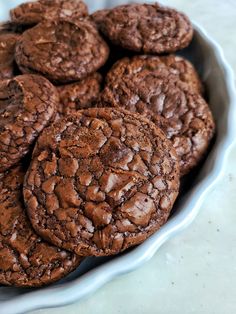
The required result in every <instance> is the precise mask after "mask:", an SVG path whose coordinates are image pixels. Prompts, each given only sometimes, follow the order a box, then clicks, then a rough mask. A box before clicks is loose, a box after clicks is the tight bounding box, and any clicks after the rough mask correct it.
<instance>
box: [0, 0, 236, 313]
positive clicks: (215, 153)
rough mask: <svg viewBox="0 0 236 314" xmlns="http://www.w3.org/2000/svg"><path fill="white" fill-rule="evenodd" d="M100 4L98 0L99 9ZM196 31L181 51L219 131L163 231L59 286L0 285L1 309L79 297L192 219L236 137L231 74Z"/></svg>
mask: <svg viewBox="0 0 236 314" xmlns="http://www.w3.org/2000/svg"><path fill="white" fill-rule="evenodd" d="M20 2H23V1H18V0H11V1H5V0H0V19H1V20H4V19H7V15H8V10H9V7H14V6H15V5H17V4H18V3H20ZM24 2H25V1H24ZM88 2H90V3H92V2H94V1H88ZM111 3H112V5H115V4H116V1H110V4H111ZM102 4H103V2H102V1H101V2H100V1H99V7H100V8H101V7H102ZM95 6H96V7H93V9H98V2H97V3H96V4H95ZM104 7H105V6H104ZM91 9H92V8H91ZM194 29H195V35H194V40H193V42H192V44H191V45H190V47H188V48H187V49H185V50H184V51H183V54H184V55H185V56H186V57H187V58H189V59H190V60H191V61H192V62H193V63H194V64H195V66H196V68H197V69H198V71H199V73H200V75H201V78H202V80H203V81H204V83H205V85H206V89H207V93H208V97H209V104H210V107H211V109H212V111H213V114H214V117H215V120H216V125H217V134H216V139H215V142H214V144H213V146H212V149H211V151H210V154H209V155H208V157H207V159H206V160H205V162H204V164H203V165H202V166H201V167H200V168H199V169H198V170H197V171H196V173H195V175H194V176H193V175H192V176H191V183H190V184H189V182H188V189H187V190H184V191H183V193H182V194H181V196H180V197H179V199H178V202H177V203H176V205H175V208H174V214H173V215H172V216H171V218H170V219H169V220H168V222H167V223H166V224H165V225H164V226H163V227H162V228H161V230H159V231H158V232H156V233H155V234H154V235H153V236H152V237H150V238H149V239H148V240H146V241H145V242H144V243H143V244H142V245H140V246H138V247H136V248H134V249H132V250H129V251H128V252H126V253H123V254H121V255H119V256H116V257H113V258H88V259H86V260H85V261H84V262H83V263H82V264H81V266H80V267H79V268H78V269H77V270H76V271H75V272H74V273H72V274H70V275H69V276H68V277H66V278H65V279H63V280H61V281H60V282H59V283H57V284H54V285H51V286H49V287H46V288H42V289H18V288H12V287H0V313H4V314H17V313H25V312H27V311H30V310H35V309H40V308H46V307H56V306H62V305H66V304H69V303H72V302H75V301H78V300H80V299H82V298H83V297H85V296H87V295H89V294H91V293H92V292H93V291H95V290H96V289H98V288H99V287H101V286H102V285H103V284H105V283H106V282H108V281H109V280H111V279H112V278H114V277H115V276H118V275H120V274H123V273H126V272H129V271H132V270H134V269H135V268H137V267H139V266H140V265H142V264H143V263H145V262H146V261H147V260H149V259H150V258H151V257H152V256H153V255H154V254H155V253H156V252H157V250H158V248H159V247H160V246H161V245H162V244H163V243H164V242H165V241H167V240H168V239H169V238H170V237H173V236H174V235H175V234H177V233H178V232H180V231H181V230H182V229H183V228H186V227H187V226H188V225H189V224H190V223H191V222H192V221H193V219H194V218H195V217H196V215H197V213H198V211H199V208H200V206H201V204H202V202H203V200H204V198H205V197H206V196H207V194H208V193H209V191H210V189H212V187H213V186H214V184H215V183H216V181H217V179H219V178H220V176H221V175H222V174H223V169H224V162H225V160H226V156H227V153H228V151H229V148H230V146H231V144H232V142H233V140H234V137H235V135H236V130H235V122H236V95H235V91H234V79H233V72H232V70H231V69H230V67H229V65H228V64H227V62H226V61H225V58H224V56H223V52H222V50H221V48H220V47H219V46H218V44H217V43H215V41H214V40H212V39H211V38H210V37H209V36H208V35H207V34H206V32H205V31H204V30H203V29H202V28H201V27H200V26H198V25H196V24H195V23H194Z"/></svg>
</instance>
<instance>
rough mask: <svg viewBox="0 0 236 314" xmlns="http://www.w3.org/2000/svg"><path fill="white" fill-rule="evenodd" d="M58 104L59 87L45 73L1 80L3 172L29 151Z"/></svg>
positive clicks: (0, 151) (0, 153)
mask: <svg viewBox="0 0 236 314" xmlns="http://www.w3.org/2000/svg"><path fill="white" fill-rule="evenodd" d="M57 106H58V93H57V90H56V88H55V87H54V86H53V85H52V84H51V83H50V82H49V81H48V80H47V79H45V78H44V77H42V76H39V75H19V76H16V77H15V78H13V79H10V80H4V81H1V82H0V172H3V171H5V170H7V169H8V168H10V167H11V166H13V165H14V164H16V163H17V162H18V161H19V160H20V159H21V158H22V157H23V156H24V155H26V154H27V153H28V151H29V150H30V148H31V144H32V143H33V142H34V140H35V139H36V138H37V137H38V135H39V133H40V132H41V131H42V130H43V128H44V127H45V126H47V125H48V124H49V122H50V121H51V119H53V118H54V115H55V112H56V108H57Z"/></svg>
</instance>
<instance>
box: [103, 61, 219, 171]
mask: <svg viewBox="0 0 236 314" xmlns="http://www.w3.org/2000/svg"><path fill="white" fill-rule="evenodd" d="M136 60H138V62H136ZM141 60H142V59H140V58H134V59H133V61H131V62H130V63H127V62H126V63H123V64H122V66H120V67H117V68H115V70H112V73H110V74H109V75H108V79H107V85H106V87H105V89H104V91H103V92H102V95H101V103H100V106H101V107H104V106H108V107H124V108H125V109H128V110H130V111H132V112H138V113H140V114H143V115H148V117H149V118H150V119H152V120H153V122H154V123H155V120H156V119H157V116H158V115H161V116H163V117H164V118H166V119H167V120H168V124H164V125H166V127H164V131H165V133H166V135H167V136H168V138H169V139H171V141H172V142H173V146H174V148H175V149H176V151H177V154H178V156H179V158H180V172H181V174H182V175H184V174H186V173H188V172H189V171H190V170H191V169H192V168H193V167H195V166H196V165H197V164H198V163H199V161H200V160H201V159H202V157H203V155H204V154H205V153H206V150H207V148H208V145H209V143H210V140H211V138H212V136H213V134H214V129H215V125H214V121H213V117H212V114H211V111H210V109H209V107H208V105H207V103H206V102H205V100H204V99H203V98H202V97H201V96H200V95H199V94H198V93H196V92H194V91H193V90H191V88H189V84H187V83H184V82H182V81H180V80H179V75H174V74H172V73H171V72H170V71H169V69H166V67H161V68H158V69H157V70H155V66H154V69H153V67H152V64H148V66H146V61H145V62H144V65H142V62H141V63H140V61H141ZM144 60H145V59H144ZM158 126H159V120H158Z"/></svg>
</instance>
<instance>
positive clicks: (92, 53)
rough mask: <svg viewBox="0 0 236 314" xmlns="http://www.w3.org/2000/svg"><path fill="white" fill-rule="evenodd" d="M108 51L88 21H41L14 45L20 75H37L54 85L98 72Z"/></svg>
mask: <svg viewBox="0 0 236 314" xmlns="http://www.w3.org/2000/svg"><path fill="white" fill-rule="evenodd" d="M108 55H109V48H108V46H107V44H106V43H105V41H104V40H103V39H102V38H101V36H100V35H99V33H98V31H97V29H96V28H95V25H94V24H93V23H92V22H91V21H90V20H88V19H84V20H78V21H77V22H76V23H73V22H71V21H68V20H55V21H44V22H42V23H39V24H38V25H36V26H35V27H33V28H31V29H29V30H27V31H26V32H24V33H23V35H22V36H21V39H20V40H19V41H18V43H17V45H16V53H15V58H16V62H17V64H18V66H19V68H20V70H21V71H22V72H23V73H31V72H37V73H41V74H42V75H44V76H46V77H47V78H48V79H49V80H52V81H54V82H58V83H59V82H61V83H66V82H70V81H78V80H80V79H82V78H84V77H86V76H88V75H89V74H90V73H93V72H95V71H96V70H97V69H99V68H100V67H101V66H102V65H103V64H104V63H105V62H106V60H107V58H108Z"/></svg>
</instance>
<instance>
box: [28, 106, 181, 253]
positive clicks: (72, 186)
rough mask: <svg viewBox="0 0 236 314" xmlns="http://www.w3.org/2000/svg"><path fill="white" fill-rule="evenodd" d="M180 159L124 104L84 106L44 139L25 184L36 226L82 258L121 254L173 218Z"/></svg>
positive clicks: (156, 130) (152, 127) (163, 138)
mask: <svg viewBox="0 0 236 314" xmlns="http://www.w3.org/2000/svg"><path fill="white" fill-rule="evenodd" d="M178 189H179V162H178V158H177V157H176V153H175V150H174V149H173V148H172V144H171V142H170V141H169V140H168V139H167V138H166V136H165V135H164V133H163V132H162V131H161V130H160V129H159V128H157V127H156V126H155V125H154V124H153V123H151V122H149V121H148V120H147V119H144V118H143V117H142V116H140V115H136V114H133V113H130V112H128V111H126V110H123V109H114V108H91V109H87V110H81V111H78V112H77V113H75V114H74V115H70V116H68V117H67V118H65V119H61V120H59V121H58V122H56V123H54V125H53V126H51V127H48V128H46V129H45V130H44V132H43V133H42V135H41V136H40V137H39V139H38V141H37V143H36V147H35V150H34V153H33V159H32V162H31V165H30V167H29V169H28V171H27V174H26V177H25V184H24V199H25V203H26V204H27V211H28V215H29V217H30V220H31V223H32V225H33V227H34V229H35V230H36V231H37V233H39V234H40V235H41V236H42V237H43V238H45V239H47V240H48V241H51V242H52V243H54V244H55V245H57V246H59V247H63V248H65V249H68V250H71V251H74V252H76V253H77V254H79V255H85V256H86V255H95V256H103V255H110V254H116V253H119V252H120V251H123V250H125V249H127V248H128V247H130V246H133V245H137V244H139V243H141V242H143V241H144V240H145V239H146V238H147V237H149V236H150V235H151V234H153V233H154V232H155V231H156V230H158V229H159V228H160V227H161V226H162V225H163V224H164V223H165V222H166V220H167V218H168V216H169V214H170V211H171V209H172V206H173V204H174V201H175V199H176V197H177V195H178Z"/></svg>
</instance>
